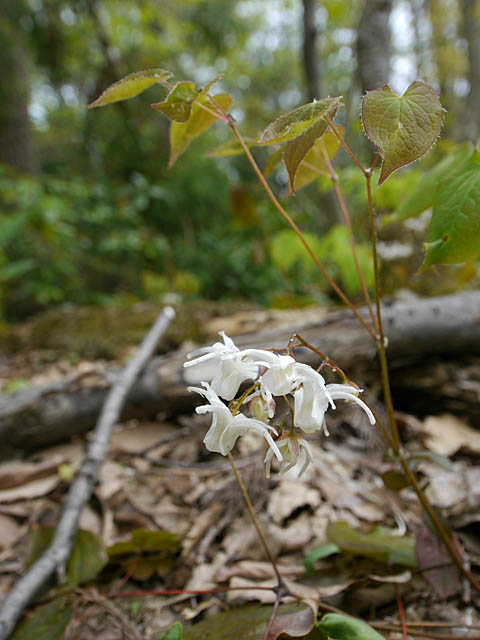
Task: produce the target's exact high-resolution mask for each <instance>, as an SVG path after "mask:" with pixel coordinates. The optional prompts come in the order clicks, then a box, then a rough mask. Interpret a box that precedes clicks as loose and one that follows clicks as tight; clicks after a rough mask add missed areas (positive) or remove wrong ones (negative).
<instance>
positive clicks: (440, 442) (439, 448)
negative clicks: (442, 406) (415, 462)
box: [423, 413, 480, 456]
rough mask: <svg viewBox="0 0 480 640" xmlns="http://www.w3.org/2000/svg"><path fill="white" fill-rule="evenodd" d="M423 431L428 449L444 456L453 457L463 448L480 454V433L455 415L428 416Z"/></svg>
mask: <svg viewBox="0 0 480 640" xmlns="http://www.w3.org/2000/svg"><path fill="white" fill-rule="evenodd" d="M423 431H424V433H425V434H426V436H427V437H426V441H425V445H426V446H427V448H428V449H430V450H431V451H434V452H435V453H438V454H440V455H442V456H452V455H453V454H455V453H456V452H457V451H458V450H459V449H461V448H465V449H466V450H468V451H471V452H473V453H477V454H480V432H479V431H478V430H476V429H472V427H470V426H469V425H468V423H467V422H466V421H465V420H461V419H460V418H457V417H456V416H454V415H451V414H448V413H447V414H444V415H441V416H428V417H427V418H426V419H425V422H424V423H423Z"/></svg>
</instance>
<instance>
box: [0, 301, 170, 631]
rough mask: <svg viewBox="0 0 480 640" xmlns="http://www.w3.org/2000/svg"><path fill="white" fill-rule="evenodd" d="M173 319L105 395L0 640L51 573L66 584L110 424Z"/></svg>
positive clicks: (160, 324)
mask: <svg viewBox="0 0 480 640" xmlns="http://www.w3.org/2000/svg"><path fill="white" fill-rule="evenodd" d="M174 316H175V311H174V310H173V309H172V308H171V307H166V308H165V309H164V310H163V312H162V313H161V314H160V316H159V317H158V318H157V320H156V322H155V323H154V325H153V326H152V328H151V329H150V331H149V332H148V334H147V335H146V336H145V338H144V340H143V342H142V344H141V345H140V347H139V348H138V350H137V352H136V353H135V355H134V357H133V358H132V360H131V361H130V362H129V363H128V365H127V366H126V367H125V369H124V370H123V372H122V374H121V375H120V377H119V378H118V380H117V382H116V384H115V385H114V386H113V388H112V389H111V391H110V393H109V394H108V396H107V399H106V400H105V404H104V405H103V408H102V412H101V414H100V417H99V419H98V422H97V426H96V427H95V431H94V432H93V436H92V440H91V442H90V445H89V447H88V451H87V454H86V456H85V459H84V461H83V464H82V466H81V468H80V470H79V471H78V473H77V475H76V476H75V479H74V481H73V483H72V486H71V487H70V491H69V494H68V498H67V502H66V504H65V507H64V509H63V512H62V515H61V518H60V521H59V523H58V525H57V528H56V531H55V535H54V537H53V540H52V542H51V544H50V546H49V547H48V549H47V550H46V551H45V552H44V553H43V554H42V555H41V556H40V558H39V559H38V560H37V561H36V562H35V563H34V564H33V565H32V566H31V567H30V569H29V570H28V571H27V572H26V573H25V574H24V575H23V576H22V577H21V578H20V579H19V580H18V582H17V583H16V584H15V586H14V587H13V589H12V590H11V591H10V593H9V594H8V595H7V597H6V598H5V600H4V601H3V603H2V606H1V607H0V640H6V639H7V638H8V636H9V635H10V633H11V632H12V630H13V628H14V627H15V625H16V623H17V621H18V619H19V618H20V616H21V615H22V612H23V610H24V609H25V607H27V606H28V604H29V603H30V602H31V601H32V599H33V598H34V596H35V595H36V593H37V592H38V590H39V589H40V588H41V587H42V586H43V585H44V584H45V582H46V581H47V579H48V578H49V577H50V576H51V575H52V574H53V573H56V574H57V579H58V582H59V583H63V582H64V581H65V574H66V563H67V560H68V558H69V556H70V552H71V550H72V547H73V544H74V541H75V536H76V532H77V527H78V519H79V516H80V513H81V511H82V509H83V507H84V506H85V505H86V504H87V502H88V500H89V499H90V496H91V494H92V490H93V487H94V484H95V482H96V479H97V475H98V470H99V467H100V465H101V464H102V462H103V460H104V458H105V456H106V453H107V449H108V443H109V441H110V435H111V432H112V428H113V425H114V424H115V423H116V421H117V420H118V417H119V415H120V411H121V409H122V406H123V404H124V402H125V398H126V396H127V393H128V391H129V390H130V388H131V387H132V385H133V383H134V382H135V379H136V378H137V376H138V374H139V373H140V371H141V370H142V368H143V367H144V366H145V364H146V363H147V361H148V360H149V358H150V357H151V355H152V353H153V351H154V349H155V347H156V345H157V343H158V341H159V340H160V338H161V337H162V336H163V334H164V333H165V330H166V329H167V327H168V325H169V324H170V322H171V321H172V320H173V318H174Z"/></svg>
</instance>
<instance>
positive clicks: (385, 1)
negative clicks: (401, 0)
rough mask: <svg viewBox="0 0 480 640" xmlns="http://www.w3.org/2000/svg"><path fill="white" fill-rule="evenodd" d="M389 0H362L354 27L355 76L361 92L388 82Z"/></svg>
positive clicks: (389, 56) (389, 53)
mask: <svg viewBox="0 0 480 640" xmlns="http://www.w3.org/2000/svg"><path fill="white" fill-rule="evenodd" d="M392 3H393V0H366V2H365V5H364V8H363V12H362V15H361V17H360V21H359V24H358V29H357V62H358V77H359V81H360V88H361V90H362V93H365V92H366V91H372V90H373V89H377V88H378V87H381V86H383V85H385V84H387V83H388V80H389V73H390V59H391V47H390V27H389V19H390V12H391V10H392Z"/></svg>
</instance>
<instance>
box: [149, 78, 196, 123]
mask: <svg viewBox="0 0 480 640" xmlns="http://www.w3.org/2000/svg"><path fill="white" fill-rule="evenodd" d="M200 93H201V92H200V91H199V90H198V89H197V88H196V87H195V83H194V82H190V80H182V81H181V82H177V84H176V85H175V86H174V87H173V89H172V90H171V91H170V93H169V94H168V96H167V97H166V99H165V100H164V101H163V102H156V103H155V104H152V107H153V108H154V109H156V110H157V111H161V112H162V113H164V114H165V115H166V116H167V118H169V119H170V120H174V121H175V122H187V120H188V119H189V118H190V114H191V112H192V105H193V101H194V100H195V98H196V97H197V96H198V95H200Z"/></svg>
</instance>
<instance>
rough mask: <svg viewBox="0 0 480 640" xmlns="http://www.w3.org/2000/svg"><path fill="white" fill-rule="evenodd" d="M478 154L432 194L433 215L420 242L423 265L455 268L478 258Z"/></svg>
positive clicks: (423, 268)
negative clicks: (422, 241) (451, 266)
mask: <svg viewBox="0 0 480 640" xmlns="http://www.w3.org/2000/svg"><path fill="white" fill-rule="evenodd" d="M479 238H480V152H478V151H475V152H474V153H473V155H472V156H471V158H470V159H469V161H468V162H466V163H465V164H464V165H463V166H461V167H459V169H458V170H457V171H455V172H454V173H453V174H451V175H450V176H448V177H447V178H445V180H443V181H442V182H441V183H440V184H439V186H438V189H437V190H436V192H435V200H434V203H433V213H432V220H431V222H430V226H429V228H428V232H427V235H426V238H425V242H424V245H423V247H424V249H425V261H424V263H423V264H422V266H421V267H420V269H419V270H418V273H421V272H422V271H425V270H426V269H428V267H431V266H432V265H433V264H456V263H458V262H467V261H468V260H473V259H475V258H478V257H479V256H480V240H479Z"/></svg>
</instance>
